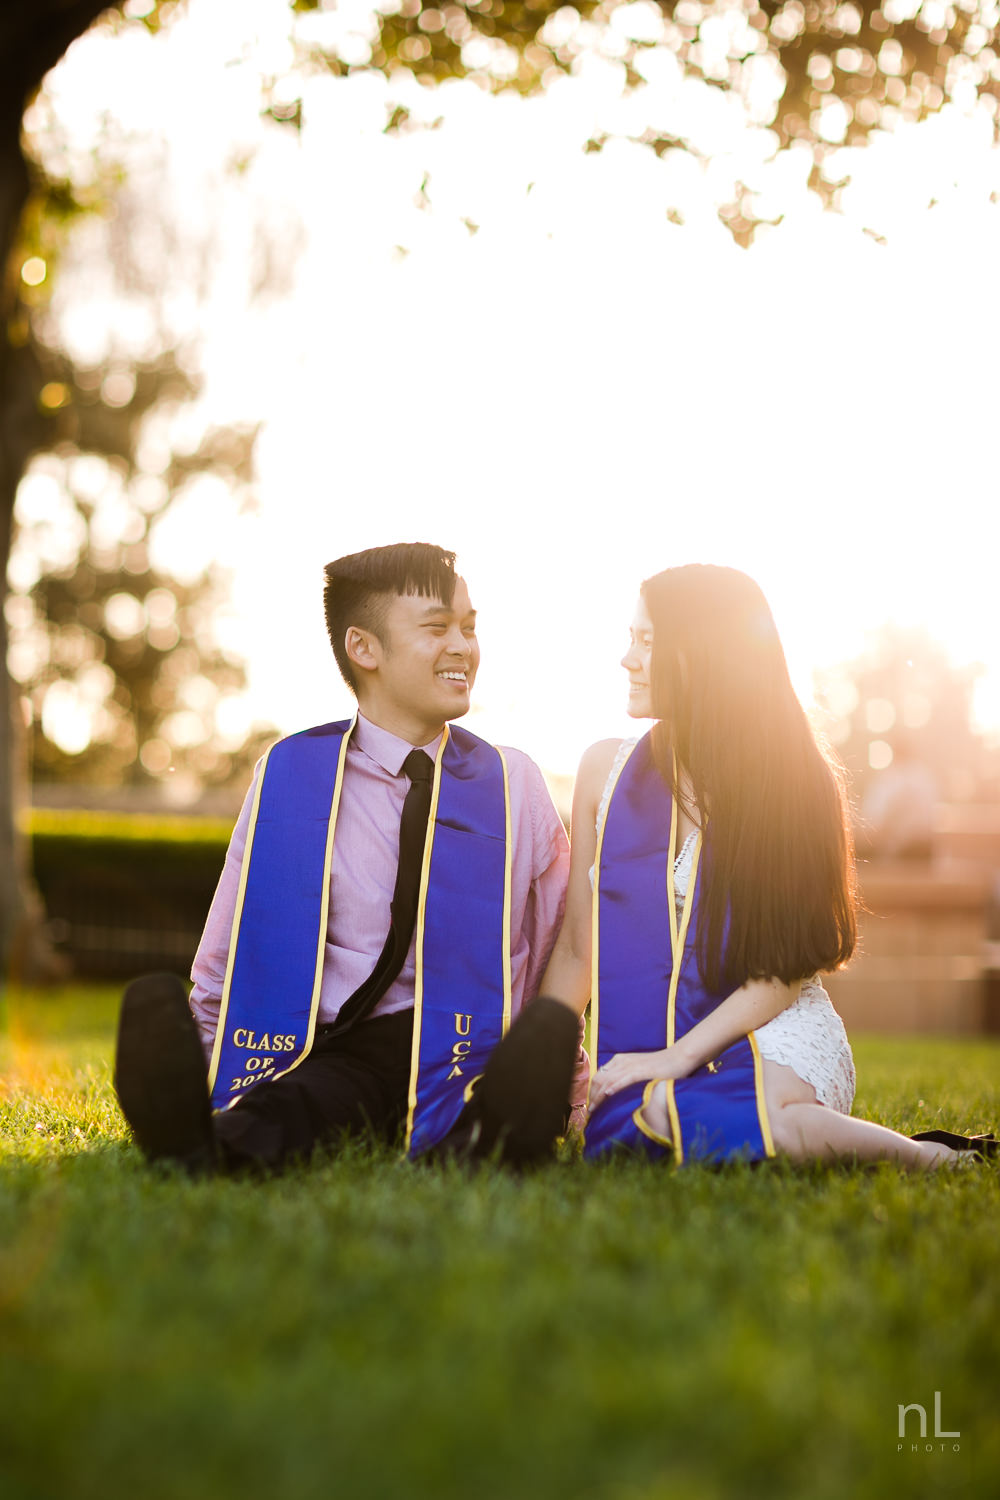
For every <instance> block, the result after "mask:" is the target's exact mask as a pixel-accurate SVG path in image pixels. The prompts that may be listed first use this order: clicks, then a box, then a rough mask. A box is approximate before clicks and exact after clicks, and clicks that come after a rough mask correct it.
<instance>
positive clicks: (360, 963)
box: [191, 714, 587, 1108]
mask: <svg viewBox="0 0 1000 1500" xmlns="http://www.w3.org/2000/svg"><path fill="white" fill-rule="evenodd" d="M440 743H441V736H440V735H438V736H437V738H436V739H434V740H432V741H431V742H430V744H428V745H423V746H421V747H420V748H421V749H423V750H425V751H426V753H427V754H428V755H429V756H430V757H431V759H433V758H434V756H435V755H436V754H437V750H438V746H439V745H440ZM503 748H504V755H505V757H506V760H507V768H508V772H509V779H510V813H511V843H512V856H511V992H512V993H511V1013H512V1015H517V1012H518V1011H519V1009H520V1008H521V1006H522V1004H524V1002H525V1000H526V999H533V998H534V996H535V993H536V991H537V989H538V985H539V982H540V981H541V977H542V974H543V972H544V970H545V965H546V964H547V963H548V960H549V955H550V953H551V951H552V947H553V944H554V942H555V939H556V935H557V933H558V931H559V924H560V922H561V920H562V913H563V906H564V904H565V900H566V881H567V876H568V873H569V842H568V840H567V838H566V832H565V829H564V828H563V826H562V823H561V821H560V819H559V815H558V813H557V812H556V810H555V808H554V807H553V805H552V799H551V797H550V796H549V792H548V788H547V787H546V785H545V782H544V780H543V778H542V774H541V772H540V771H539V769H538V767H537V766H536V765H535V763H534V761H532V760H530V759H529V758H528V756H527V755H525V754H523V752H522V751H520V750H512V749H508V748H507V747H506V746H504V747H503ZM412 749H413V746H412V745H411V744H409V743H408V742H407V741H406V740H401V739H398V738H397V736H396V735H394V734H390V733H389V732H388V730H385V729H381V728H379V726H378V725H377V724H373V723H372V722H371V721H370V720H369V719H366V718H365V717H364V716H363V715H362V714H359V715H358V723H357V728H356V729H355V731H354V733H353V734H352V735H351V738H350V740H349V742H348V746H347V764H346V767H345V772H344V785H343V791H342V793H341V801H340V810H339V813H338V816H337V833H336V837H335V839H334V844H333V864H332V868H331V871H330V912H329V920H328V923H327V933H326V960H325V962H324V965H323V980H322V985H321V988H320V997H319V1014H318V1018H317V1019H318V1022H319V1023H320V1024H323V1023H326V1022H329V1021H333V1020H335V1018H336V1016H337V1013H338V1011H339V1010H340V1007H341V1006H342V1005H343V1004H344V1002H345V1000H347V999H348V998H349V997H350V996H351V995H352V994H353V993H354V991H355V990H356V989H357V987H358V985H360V984H361V983H362V982H363V981H364V980H365V979H367V977H368V975H369V974H370V973H371V971H372V969H373V968H374V967H375V961H376V959H377V958H378V956H379V954H380V953H381V951H382V945H383V943H384V942H385V937H386V933H387V932H388V930H389V905H390V902H391V900H392V892H393V888H394V886H395V883H396V866H397V863H398V859H399V823H400V818H401V817H402V812H403V799H404V798H405V796H406V792H407V789H408V787H409V780H408V778H407V776H406V774H405V773H404V772H403V769H402V767H403V761H404V760H405V759H406V757H407V755H409V753H410V751H411V750H412ZM259 775H260V763H259V762H258V764H257V766H256V767H255V769H254V775H253V782H252V784H251V786H250V790H249V791H248V793H247V796H246V800H245V801H244V803H243V808H242V810H241V812H240V815H239V818H238V820H237V823H236V827H235V828H234V830H233V836H232V838H231V840H230V843H229V850H228V852H227V854H226V862H225V865H224V867H223V870H222V875H221V877H220V879H219V884H218V888H217V889H216V892H215V897H214V899H213V901H212V906H211V909H210V911H209V913H208V920H207V922H206V923H205V931H204V933H203V934H202V939H201V943H200V944H199V946H198V952H197V953H196V955H195V960H194V965H193V968H192V970H191V977H192V979H193V980H194V988H193V990H192V992H191V1009H192V1011H193V1012H194V1016H195V1019H196V1020H197V1022H198V1027H199V1030H200V1032H201V1037H202V1043H203V1045H204V1047H205V1050H206V1053H207V1054H208V1055H209V1056H210V1055H211V1050H212V1044H213V1042H214V1039H215V1031H216V1027H217V1025H218V1019H219V1005H220V1001H221V998H222V989H223V984H224V982H225V977H226V961H227V958H228V955H229V939H230V934H231V932H232V925H233V916H234V914H235V911H236V897H237V892H238V889H239V881H240V867H241V865H242V862H243V851H244V848H245V846H246V836H247V825H248V823H249V821H250V808H251V805H252V803H253V794H254V789H255V787H256V783H257V778H258V776H259ZM455 938H456V941H460V940H461V933H456V934H455ZM413 986H414V955H413V944H412V943H411V945H410V951H409V953H408V954H407V956H406V962H405V963H404V965H403V968H402V970H401V972H400V974H399V975H398V977H397V978H396V979H395V980H394V981H393V983H392V984H391V985H390V986H389V988H388V990H387V991H386V993H385V995H384V996H383V997H382V999H381V1000H380V1001H379V1003H378V1005H377V1006H376V1007H375V1010H374V1011H373V1013H372V1014H373V1015H388V1014H390V1012H392V1011H398V1010H405V1009H406V1008H407V1007H408V1006H411V1005H412V1004H413ZM586 1084H587V1064H586V1059H585V1058H584V1056H583V1054H582V1050H581V1057H580V1061H579V1064H578V1067H577V1078H576V1084H575V1087H574V1095H573V1098H574V1105H575V1106H576V1107H577V1108H579V1106H580V1104H581V1103H582V1101H584V1100H585V1099H586Z"/></svg>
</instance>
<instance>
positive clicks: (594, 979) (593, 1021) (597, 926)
mask: <svg viewBox="0 0 1000 1500" xmlns="http://www.w3.org/2000/svg"><path fill="white" fill-rule="evenodd" d="M638 743H639V741H638V740H636V742H635V745H631V746H629V750H628V754H627V755H626V756H625V757H624V759H623V760H622V763H621V765H620V766H619V767H618V770H617V771H616V773H615V779H614V781H612V783H611V786H610V788H609V789H608V800H607V801H606V802H605V804H604V812H603V814H602V815H601V820H600V823H599V824H598V828H597V843H596V845H595V848H594V888H593V894H592V896H591V901H590V1047H589V1049H588V1050H589V1052H590V1078H589V1079H588V1080H587V1103H588V1106H589V1104H590V1081H591V1079H592V1078H593V1076H594V1074H595V1073H596V1072H597V1034H598V1031H599V1029H600V1022H601V996H600V989H601V983H600V951H601V922H600V901H599V897H600V894H601V852H602V850H603V848H604V829H605V827H606V826H607V821H608V813H609V812H610V811H611V799H612V797H613V796H614V795H615V788H616V787H617V785H618V782H619V779H620V777H621V774H622V772H623V771H624V769H625V767H626V765H627V764H628V761H629V757H630V756H631V754H632V752H633V750H634V749H635V748H636V745H638ZM619 748H621V747H620V746H619ZM616 753H617V752H616ZM584 1136H586V1126H585V1127H584Z"/></svg>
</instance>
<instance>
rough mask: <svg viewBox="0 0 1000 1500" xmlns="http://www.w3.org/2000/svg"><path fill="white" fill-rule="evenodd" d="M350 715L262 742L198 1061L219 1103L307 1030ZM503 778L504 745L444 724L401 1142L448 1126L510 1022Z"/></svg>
mask: <svg viewBox="0 0 1000 1500" xmlns="http://www.w3.org/2000/svg"><path fill="white" fill-rule="evenodd" d="M354 722H355V721H348V720H344V721H341V722H337V723H333V724H321V725H319V726H318V727H317V728H315V729H306V730H304V731H303V732H302V733H300V734H295V735H291V736H290V737H289V738H287V739H283V740H279V741H278V742H277V744H275V745H272V746H271V749H270V750H269V751H268V752H267V755H266V756H265V759H264V764H263V765H262V767H261V772H260V776H259V778H258V781H257V788H256V793H255V796H254V802H253V806H252V808H251V813H250V822H249V826H248V829H247V842H246V849H245V852H244V857H243V867H242V870H241V873H240V886H239V892H238V896H237V902H236V912H235V915H234V918H233V930H232V937H231V939H230V945H229V961H228V965H227V970H226V979H225V985H224V987H223V993H222V1002H221V1007H220V1012H219V1025H218V1029H217V1031H216V1037H215V1046H214V1049H213V1053H212V1062H211V1067H210V1071H209V1086H210V1088H211V1092H212V1105H213V1108H215V1109H217V1110H221V1109H228V1108H230V1107H231V1106H232V1105H233V1104H236V1103H238V1101H239V1100H240V1099H241V1098H242V1097H243V1096H244V1094H245V1093H246V1091H247V1090H248V1089H251V1088H256V1087H257V1085H258V1084H260V1083H265V1082H268V1081H271V1080H273V1079H275V1078H280V1077H281V1076H282V1074H284V1073H287V1072H289V1071H290V1070H291V1069H292V1068H294V1067H297V1066H298V1064H299V1063H300V1062H301V1061H302V1060H303V1058H304V1057H306V1056H307V1054H308V1052H309V1050H310V1048H311V1046H312V1043H313V1038H314V1035H315V1031H316V1016H317V1011H318V1008H319V996H320V987H321V983H322V977H323V962H324V958H325V955H326V935H327V923H328V918H329V901H330V870H331V865H332V860H333V845H334V837H335V834H336V825H337V813H338V810H339V807H340V797H341V790H342V788H343V782H344V769H345V766H346V760H347V745H348V741H349V739H350V736H351V732H352V730H353V728H354ZM510 867H511V840H510V790H509V785H508V777H507V765H506V762H505V760H504V757H503V753H502V752H501V751H500V750H498V749H497V748H496V747H495V746H493V745H489V744H487V743H486V741H485V740H481V739H479V738H478V737H477V736H476V735H474V734H470V733H469V732H468V730H465V729H459V728H452V727H451V726H446V727H445V732H444V736H443V738H442V741H441V746H440V748H439V750H438V754H437V759H436V761H435V766H434V781H433V784H432V788H431V807H430V815H429V818H428V824H427V836H426V842H425V845H424V859H423V868H422V873H421V882H420V894H419V898H418V905H417V921H416V929H415V943H416V948H415V954H416V981H415V994H414V1026H413V1055H412V1064H411V1070H410V1089H409V1100H408V1110H407V1126H406V1144H407V1149H408V1150H409V1151H410V1153H411V1154H412V1155H414V1156H416V1155H419V1154H420V1152H422V1151H425V1150H427V1149H428V1148H429V1147H430V1146H432V1145H434V1144H435V1143H436V1142H437V1141H439V1140H440V1139H441V1137H442V1136H444V1135H445V1134H447V1132H448V1131H449V1130H450V1129H451V1126H452V1125H453V1124H454V1123H455V1120H456V1119H457V1118H458V1115H459V1114H460V1112H461V1110H462V1107H463V1105H464V1104H465V1102H466V1100H467V1099H468V1098H469V1096H470V1094H471V1090H472V1087H473V1085H474V1084H475V1082H476V1081H477V1079H478V1077H479V1075H481V1074H482V1072H483V1069H484V1068H485V1066H486V1060H487V1058H488V1057H489V1055H490V1053H491V1052H492V1050H493V1048H494V1047H495V1046H496V1044H497V1042H498V1041H499V1040H500V1039H501V1037H502V1036H503V1035H504V1033H505V1032H506V1030H507V1028H508V1027H509V1025H510V997H511V963H510Z"/></svg>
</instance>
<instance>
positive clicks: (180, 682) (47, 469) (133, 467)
mask: <svg viewBox="0 0 1000 1500" xmlns="http://www.w3.org/2000/svg"><path fill="white" fill-rule="evenodd" d="M125 9H126V17H129V16H130V17H131V20H130V21H128V20H127V21H126V22H125V24H142V25H144V26H146V27H148V28H149V29H150V30H156V29H158V27H160V26H161V25H162V24H163V23H164V21H165V19H166V18H167V16H168V14H169V13H170V11H171V9H172V7H170V6H166V5H160V6H155V5H148V6H143V4H142V3H134V4H131V5H128V6H126V8H125ZM142 10H145V12H146V13H145V14H144V15H140V14H139V12H140V11H142ZM71 148H72V142H70V141H69V140H67V139H65V138H64V136H63V134H62V132H61V130H60V127H59V126H58V124H57V123H56V118H55V115H54V113H53V111H52V110H51V108H50V107H49V105H48V101H47V98H46V94H45V90H44V89H43V90H42V91H41V92H40V93H39V94H38V95H37V96H36V97H35V100H34V103H33V107H32V110H31V112H30V114H29V115H28V116H27V117H26V125H25V131H24V136H23V152H24V159H25V161H26V164H27V167H28V171H29V176H30V194H29V196H28V199H27V203H26V206H25V209H24V212H23V214H22V217H21V225H20V240H19V244H18V250H17V254H16V255H15V256H14V258H13V263H12V264H13V265H16V267H17V268H19V271H20V274H19V276H18V277H17V278H16V280H15V279H14V278H13V277H10V278H8V285H9V287H10V288H12V289H13V298H12V300H11V302H10V303H9V315H8V319H7V324H6V332H7V361H6V371H5V373H6V386H7V391H6V400H7V407H8V410H12V411H14V412H16V414H17V421H16V423H12V424H10V427H9V428H8V431H7V433H5V437H7V439H8V441H7V444H6V447H7V454H8V455H9V456H11V458H12V459H13V462H12V463H11V468H12V469H13V470H14V471H15V473H16V474H17V475H18V476H19V478H20V485H19V487H18V489H17V493H18V506H17V509H16V511H15V523H16V525H15V534H14V542H13V547H12V553H11V569H10V576H9V582H10V584H11V592H10V596H9V598H8V600H7V605H6V609H5V622H6V625H7V627H8V634H9V641H10V647H9V657H8V659H9V664H10V669H11V672H12V675H13V677H14V678H15V680H16V681H17V683H18V684H19V686H20V689H21V693H22V708H23V711H24V718H25V722H26V724H27V726H28V732H29V744H28V752H29V754H28V758H29V762H30V768H31V772H32V774H33V776H34V777H35V779H37V780H47V781H51V780H73V781H86V782H89V783H91V784H94V785H111V784H120V783H121V782H143V781H149V780H157V779H161V780H162V779H166V778H168V777H169V778H170V780H171V782H172V783H173V784H174V786H175V787H176V788H177V790H178V791H179V792H180V791H183V792H184V793H186V794H187V795H188V796H191V795H194V793H195V792H196V791H197V789H198V787H200V786H202V785H206V784H209V785H211V784H220V783H225V782H227V781H230V780H233V779H239V778H243V777H245V774H246V773H247V771H248V769H249V766H250V765H251V764H252V762H253V759H254V758H256V755H257V754H258V753H259V751H260V749H261V747H262V745H263V744H265V743H267V742H269V741H270V740H271V739H273V737H274V734H273V731H271V730H270V729H267V730H264V729H262V730H260V731H259V732H248V731H244V732H242V733H236V734H235V735H234V733H233V732H232V728H231V726H232V724H233V723H235V722H237V720H238V717H239V716H238V715H237V716H236V718H235V719H234V718H233V716H232V715H231V714H230V718H229V721H228V722H229V724H230V732H228V733H226V732H225V731H224V730H223V729H222V728H221V727H220V724H219V721H218V718H217V712H218V710H219V709H220V707H222V709H223V717H225V709H226V708H227V707H229V706H230V705H231V701H232V700H233V699H234V698H238V697H239V695H240V694H241V693H242V691H243V689H244V688H245V685H246V684H245V672H244V667H243V664H242V661H241V659H240V658H239V657H238V656H237V655H235V654H234V653H233V652H232V651H231V650H227V649H226V647H225V646H224V645H223V644H221V643H220V641H219V639H218V632H217V631H216V629H215V621H216V616H217V613H218V611H219V609H220V608H222V607H224V604H225V582H226V580H225V578H224V576H223V575H222V573H221V572H220V570H219V569H218V568H217V567H215V566H209V567H208V568H207V569H206V570H205V571H204V572H203V573H202V575H201V576H200V577H196V578H187V579H186V580H185V581H184V582H183V583H181V582H179V581H178V580H176V579H172V578H170V577H168V576H166V575H165V574H164V573H163V572H162V571H158V570H157V569H156V567H155V566H154V565H153V564H152V562H151V559H150V542H151V541H152V540H153V538H154V534H155V531H156V529H157V527H158V526H159V525H160V523H161V522H162V520H163V518H164V517H165V516H166V515H167V513H168V512H169V510H170V508H171V507H172V505H173V504H174V502H175V501H176V500H177V499H178V498H181V499H185V498H190V497H191V496H192V494H194V493H195V491H196V488H197V486H198V485H199V484H200V485H202V486H204V485H205V484H206V482H208V483H209V484H214V486H215V488H216V491H217V492H218V490H219V489H220V488H221V489H224V490H225V491H226V492H227V493H228V494H229V496H230V497H231V500H232V514H233V516H234V518H235V516H236V515H238V514H239V513H240V511H242V510H245V509H247V508H248V507H249V506H251V505H252V503H253V494H252V479H253V448H254V441H255V437H256V431H255V429H254V428H253V427H251V426H239V425H237V426H230V427H212V426H209V425H206V423H205V422H204V420H199V418H198V416H197V402H198V398H199V396H200V394H201V384H202V382H201V376H200V371H199V364H198V349H197V340H196V338H194V337H192V336H191V335H190V334H189V333H188V332H187V330H186V329H185V328H183V327H180V328H179V327H178V320H177V316H176V312H175V311H174V308H173V307H172V306H171V303H173V304H175V305H176V303H177V302H178V300H181V301H182V302H183V301H185V300H187V301H188V302H192V303H193V305H194V306H195V307H197V306H199V305H200V304H201V303H203V302H204V301H205V300H206V299H207V297H208V296H209V294H210V291H211V266H212V263H213V257H212V256H211V255H210V254H209V253H208V248H209V246H208V241H209V239H210V237H211V232H212V229H211V226H208V225H206V226H194V227H191V226H174V225H172V224H169V223H168V222H167V221H166V215H168V214H169V210H168V209H163V210H162V211H160V207H159V206H160V202H161V200H163V199H165V198H166V196H167V195H166V194H165V193H164V192H163V189H162V184H161V183H160V181H159V180H158V174H160V173H161V172H162V169H163V162H162V161H161V160H160V159H159V158H158V157H157V155H156V153H155V152H153V153H147V157H148V159H145V160H143V161H142V163H141V167H140V169H139V170H137V169H136V162H135V151H134V149H133V147H132V143H131V142H129V141H128V140H125V139H121V138H119V137H117V136H116V135H115V133H114V131H113V130H112V128H111V127H110V126H108V127H107V128H106V130H105V138H104V139H103V140H102V141H101V142H100V143H99V144H98V145H97V146H96V147H94V148H92V149H91V150H90V151H89V152H87V153H85V154H84V155H83V156H82V159H81V157H80V153H78V152H77V153H76V154H75V155H74V152H73V150H72V149H71ZM61 169H64V170H61ZM78 233H79V234H81V235H84V236H85V237H86V239H87V248H85V249H84V250H82V251H81V250H80V248H79V246H78V244H77V239H76V236H77V234H78ZM67 263H68V264H67ZM98 268H99V270H98ZM65 275H68V276H69V278H70V280H69V283H68V285H69V288H70V292H69V296H68V297H66V296H64V297H63V303H64V304H65V303H67V302H68V303H69V304H70V305H72V304H73V303H74V301H75V303H76V304H77V305H81V304H84V305H85V304H86V303H87V302H88V301H89V300H91V299H93V298H95V297H100V298H102V300H103V301H104V302H105V304H106V307H107V314H106V329H105V348H104V353H103V356H102V357H101V358H100V360H99V361H97V362H95V361H93V360H92V361H91V362H89V363H86V364H84V363H81V362H80V361H78V360H77V359H74V357H73V356H72V354H71V353H70V352H69V350H68V347H67V343H66V340H65V338H64V334H63V328H62V326H61V310H60V308H59V307H58V306H57V302H58V300H59V299H58V294H59V292H60V289H61V288H63V282H64V276H65ZM98 277H101V278H103V280H100V281H99V280H98V279H97V278H98ZM179 286H180V287H182V288H183V294H184V295H183V297H182V298H180V299H178V297H177V289H178V287H179ZM137 309H141V314H142V316H141V317H140V318H139V319H138V322H139V324H140V326H141V327H142V329H143V332H142V334H141V335H136V334H135V332H134V325H135V324H136V322H137V318H136V310H137ZM188 321H189V322H191V321H192V320H191V316H190V313H189V315H188ZM194 321H195V322H196V319H195V320H194ZM130 330H132V331H130ZM40 494H41V495H42V499H41V502H39V495H40ZM60 723H61V725H62V729H61V730H60V728H59V727H58V726H59V725H60Z"/></svg>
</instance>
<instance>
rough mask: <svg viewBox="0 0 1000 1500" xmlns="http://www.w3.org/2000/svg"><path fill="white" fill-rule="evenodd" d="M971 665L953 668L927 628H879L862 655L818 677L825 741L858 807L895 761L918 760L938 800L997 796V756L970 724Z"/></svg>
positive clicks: (999, 779)
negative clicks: (935, 788)
mask: <svg viewBox="0 0 1000 1500" xmlns="http://www.w3.org/2000/svg"><path fill="white" fill-rule="evenodd" d="M977 676H978V669H977V668H976V667H955V666H954V665H953V664H952V663H951V661H950V659H949V657H948V654H947V652H946V650H945V648H944V647H943V646H942V645H941V644H940V643H939V642H937V641H935V640H934V639H933V638H932V637H931V636H930V635H929V634H928V633H927V631H926V630H923V629H919V628H917V627H903V626H897V625H884V626H882V627H881V629H880V630H878V631H876V632H874V633H873V634H872V635H871V637H870V639H869V641H868V645H867V648H866V650H865V651H864V653H863V654H862V655H861V656H859V657H857V658H855V659H854V660H853V661H849V662H845V663H844V664H843V665H842V666H840V667H836V668H832V669H830V670H827V671H825V672H820V673H817V674H816V678H815V687H816V698H817V702H818V703H819V705H820V707H821V708H822V709H823V710H825V712H826V713H827V714H828V715H829V719H828V722H827V724H826V726H825V732H826V734H827V737H828V738H829V739H830V741H831V742H832V743H833V745H834V746H835V748H836V750H837V753H838V755H839V756H840V757H841V759H842V760H843V761H844V763H845V765H846V766H847V769H848V772H849V774H850V778H851V795H852V801H853V802H855V804H858V805H860V803H861V802H863V800H864V797H865V793H866V791H867V789H868V786H869V785H870V783H871V780H872V778H873V777H876V776H878V774H879V772H880V771H882V770H885V769H887V768H888V767H889V766H890V765H891V764H892V763H893V759H894V757H896V756H898V757H899V758H900V759H908V760H913V761H917V762H919V763H921V764H922V765H924V766H926V767H927V768H928V770H929V771H930V772H931V773H932V775H933V777H934V780H935V781H936V783H937V786H938V789H939V795H940V797H941V799H942V800H943V801H949V802H962V801H968V802H971V801H982V800H986V799H987V798H989V797H994V796H996V795H997V794H998V792H1000V751H998V750H997V749H991V748H990V747H989V746H988V745H987V744H986V743H985V742H984V740H983V739H982V738H981V737H980V736H979V735H978V734H977V733H976V732H975V730H974V728H973V727H972V722H971V719H972V694H973V690H974V687H975V683H976V678H977Z"/></svg>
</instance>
